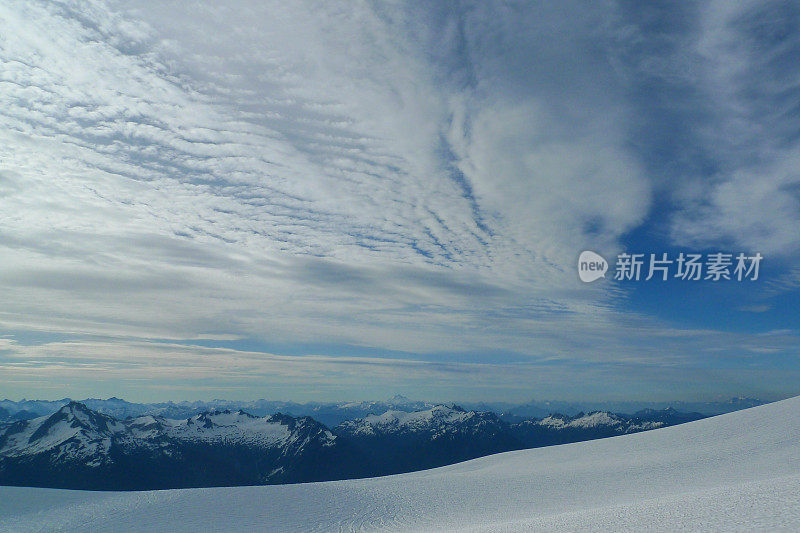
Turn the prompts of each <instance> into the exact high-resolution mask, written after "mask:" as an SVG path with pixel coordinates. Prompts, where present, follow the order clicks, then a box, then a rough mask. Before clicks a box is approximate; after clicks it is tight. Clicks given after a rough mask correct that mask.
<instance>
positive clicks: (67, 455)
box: [0, 402, 702, 490]
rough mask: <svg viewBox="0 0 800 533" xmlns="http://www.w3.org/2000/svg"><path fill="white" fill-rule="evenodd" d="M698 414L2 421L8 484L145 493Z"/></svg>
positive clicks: (490, 448)
mask: <svg viewBox="0 0 800 533" xmlns="http://www.w3.org/2000/svg"><path fill="white" fill-rule="evenodd" d="M698 418H702V415H700V414H697V413H679V412H677V411H675V410H672V409H667V410H661V411H646V412H642V413H640V414H637V415H636V416H626V415H620V414H615V413H609V412H593V413H588V414H583V413H580V414H578V415H574V416H567V415H550V416H548V417H545V418H541V419H528V420H524V421H522V422H518V423H509V422H506V421H505V420H503V419H502V418H501V417H500V416H498V415H497V414H495V413H491V412H479V411H473V410H466V409H463V408H462V407H459V406H457V405H435V406H432V407H428V408H424V409H420V410H417V411H412V412H407V411H400V410H396V409H395V410H392V409H390V410H387V411H384V412H383V413H381V414H379V415H377V414H370V415H367V416H365V417H363V418H359V419H355V420H349V421H345V422H342V423H341V424H338V425H337V426H335V427H333V428H330V429H329V428H328V427H326V426H325V425H323V424H321V423H320V422H318V421H316V420H315V419H313V418H311V417H293V416H289V415H285V414H280V413H278V414H271V415H268V416H261V417H259V416H255V415H252V414H249V413H246V412H244V411H241V410H237V411H231V410H221V411H220V410H215V411H208V412H203V413H199V414H194V415H191V416H189V417H186V418H180V419H177V418H167V417H164V416H154V415H149V414H148V415H139V416H132V417H127V418H124V419H121V418H116V417H114V416H111V415H108V414H104V413H100V412H98V411H95V410H93V409H90V408H89V407H88V406H87V405H85V404H83V403H79V402H69V403H67V404H66V405H64V406H62V407H61V408H59V409H58V410H57V411H56V412H54V413H52V414H49V415H44V416H41V417H38V418H35V419H30V420H16V421H8V422H5V423H0V484H3V485H26V486H41V487H56V488H74V489H105V490H140V489H163V488H181V487H201V486H232V485H263V484H282V483H297V482H309V481H324V480H332V479H349V478H360V477H370V476H377V475H384V474H393V473H402V472H411V471H415V470H422V469H427V468H432V467H437V466H443V465H447V464H452V463H456V462H460V461H465V460H468V459H473V458H475V457H481V456H484V455H490V454H494V453H499V452H504V451H510V450H519V449H524V448H534V447H540V446H547V445H551V444H561V443H566V442H576V441H581V440H589V439H595V438H602V437H608V436H614V435H622V434H626V433H635V432H639V431H644V430H648V429H654V428H657V427H663V426H668V425H673V424H677V423H681V422H685V421H688V420H695V419H698Z"/></svg>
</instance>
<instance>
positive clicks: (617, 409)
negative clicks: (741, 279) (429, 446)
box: [0, 395, 765, 427]
mask: <svg viewBox="0 0 800 533" xmlns="http://www.w3.org/2000/svg"><path fill="white" fill-rule="evenodd" d="M71 401H72V400H70V399H69V398H64V399H62V400H54V401H48V400H20V401H11V400H0V422H3V421H8V420H28V419H32V418H36V417H39V416H44V415H50V414H53V413H54V412H56V411H57V410H59V409H60V408H61V407H63V406H64V405H67V404H68V403H69V402H71ZM80 403H82V404H84V405H86V406H87V407H89V408H90V409H92V410H94V411H97V412H100V413H104V414H107V415H110V416H113V417H115V418H119V419H123V418H128V417H137V416H144V415H153V416H159V417H162V418H169V419H172V418H188V417H191V416H194V415H197V414H200V413H204V412H210V411H225V410H229V411H238V410H242V411H246V412H248V413H250V414H253V415H256V416H267V415H271V414H274V413H284V414H288V415H291V416H293V417H296V418H297V417H304V416H310V417H312V418H314V419H315V420H317V421H319V422H321V423H323V424H325V425H326V426H328V427H334V426H337V425H339V424H341V423H342V422H345V421H348V420H356V419H361V418H365V417H367V416H369V415H380V414H383V413H385V412H386V411H389V410H393V411H403V412H407V413H408V412H413V411H422V410H425V409H430V408H432V407H433V406H434V405H436V404H434V403H430V402H423V401H415V400H410V399H408V398H406V397H404V396H400V395H396V396H394V397H392V398H390V399H389V400H377V401H358V402H308V403H296V402H283V401H272V400H263V399H262V400H252V401H230V400H211V401H192V402H188V401H182V402H159V403H132V402H128V401H125V400H122V399H120V398H108V399H105V400H103V399H96V398H89V399H86V400H81V402H80ZM763 403H765V402H763V401H761V400H758V399H755V398H731V399H729V400H722V401H715V402H672V403H668V402H605V403H597V404H579V403H569V402H549V401H543V402H529V403H526V404H519V405H514V404H509V403H491V402H489V403H487V402H480V403H466V404H465V403H459V405H461V406H462V407H464V408H465V409H466V410H468V411H475V412H494V413H496V414H497V415H498V416H499V417H500V418H501V419H503V420H504V421H506V422H509V423H517V422H521V421H523V420H529V419H531V418H545V417H547V416H548V415H551V414H555V413H561V414H564V415H569V416H575V415H577V414H579V413H585V412H591V411H608V412H614V413H628V414H632V415H635V414H636V413H637V412H639V411H642V410H655V411H659V410H663V409H665V408H669V407H672V408H674V409H676V410H678V411H681V412H696V413H700V414H702V415H705V416H711V415H716V414H722V413H728V412H731V411H736V410H739V409H746V408H748V407H754V406H756V405H761V404H763Z"/></svg>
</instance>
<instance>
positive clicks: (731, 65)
mask: <svg viewBox="0 0 800 533" xmlns="http://www.w3.org/2000/svg"><path fill="white" fill-rule="evenodd" d="M799 59H800V5H798V4H797V3H795V2H768V3H762V2H713V1H712V2H703V3H693V2H681V3H669V4H659V3H649V2H648V3H640V2H623V1H620V2H615V1H601V2H572V1H565V2H499V1H497V2H493V1H486V2H482V1H474V2H467V1H464V2H458V1H442V2H403V1H390V2H368V1H355V2H335V1H330V2H306V1H302V0H301V1H296V2H277V1H275V2H273V1H253V2H248V1H231V2H211V1H205V2H203V1H185V2H161V1H149V0H136V1H133V0H108V1H105V0H91V1H90V0H72V1H62V0H52V1H51V0H48V1H44V0H42V1H40V0H6V1H3V2H2V3H0V64H1V65H2V66H1V67H0V303H1V305H0V397H7V398H10V399H20V398H23V397H25V398H43V399H44V398H47V399H56V398H63V397H67V396H69V397H73V398H83V397H108V396H112V395H113V396H118V397H124V398H126V399H129V400H132V401H161V400H168V399H171V400H180V399H211V398H226V399H254V398H268V399H286V400H296V401H309V400H318V401H334V400H346V399H347V400H349V399H382V398H388V397H390V396H392V395H394V394H397V393H400V394H403V395H406V396H409V397H412V398H418V399H426V400H442V401H454V400H461V401H477V400H487V401H527V400H530V399H532V398H534V399H558V400H575V401H586V400H653V401H661V400H702V399H712V398H724V397H730V396H755V397H759V398H762V399H775V398H779V397H786V396H792V395H796V394H800V319H798V309H800V266H798V264H797V259H798V252H800V170H798V169H800V120H798V119H799V118H800V66H799V65H800V61H799ZM584 250H592V251H594V252H597V253H599V254H601V255H602V257H604V258H606V260H607V261H608V263H609V268H610V271H609V272H608V274H607V275H606V276H605V277H604V278H601V279H599V280H596V281H594V282H592V283H583V282H581V281H580V279H579V277H578V271H577V263H578V256H579V254H580V253H581V252H582V251H584ZM717 252H722V253H730V254H734V256H735V255H737V254H739V253H744V254H746V256H748V257H751V256H754V255H755V254H756V253H758V254H761V256H763V260H762V262H761V264H760V271H759V276H758V279H756V280H753V279H745V280H742V281H738V280H736V279H731V280H720V281H716V282H715V281H711V280H705V279H701V280H697V281H692V280H682V279H679V278H675V277H673V276H669V279H667V280H666V281H663V280H659V279H658V278H656V279H651V280H649V281H645V280H643V279H642V280H638V281H637V280H624V279H622V280H617V279H614V276H613V275H612V272H611V270H613V269H614V264H615V262H616V258H617V257H618V255H619V254H621V253H628V254H633V253H642V254H645V257H649V254H651V253H653V254H656V255H657V256H660V255H661V254H662V253H667V254H669V257H673V258H674V257H676V256H677V255H678V254H680V253H687V254H688V253H699V254H704V256H707V254H712V253H717Z"/></svg>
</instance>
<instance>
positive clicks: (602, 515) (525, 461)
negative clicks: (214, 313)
mask: <svg viewBox="0 0 800 533" xmlns="http://www.w3.org/2000/svg"><path fill="white" fill-rule="evenodd" d="M798 494H800V397H798V398H791V399H789V400H784V401H781V402H776V403H773V404H768V405H764V406H760V407H754V408H752V409H747V410H744V411H739V412H735V413H730V414H726V415H721V416H718V417H714V418H707V419H704V420H699V421H696V422H691V423H688V424H683V425H680V426H673V427H668V428H663V429H657V430H653V431H648V432H645V433H636V434H632V435H624V436H620V437H613V438H609V439H602V440H594V441H588V442H580V443H576V444H567V445H563V446H553V447H548V448H538V449H533V450H523V451H518V452H508V453H503V454H498V455H493V456H489V457H483V458H480V459H475V460H472V461H468V462H465V463H460V464H457V465H451V466H447V467H443V468H437V469H434V470H428V471H423V472H415V473H410V474H402V475H396V476H387V477H383V478H374V479H366V480H349V481H336V482H327V483H309V484H302V485H284V486H265V487H236V488H215V489H184V490H170V491H152V492H133V493H98V492H79V491H65V490H54V489H29V488H15V487H0V530H2V531H6V530H8V531H42V530H44V531H73V530H75V531H80V530H92V531H156V530H165V529H166V530H170V531H223V530H224V531H230V530H242V531H250V530H260V531H350V530H369V531H371V530H386V531H396V530H400V531H432V530H436V531H439V530H450V531H530V530H532V529H536V530H555V531H564V530H569V531H584V530H585V531H595V530H603V531H605V530H628V531H645V530H650V531H653V530H655V531H675V530H681V529H684V530H690V531H717V530H725V531H764V530H768V531H800V497H798Z"/></svg>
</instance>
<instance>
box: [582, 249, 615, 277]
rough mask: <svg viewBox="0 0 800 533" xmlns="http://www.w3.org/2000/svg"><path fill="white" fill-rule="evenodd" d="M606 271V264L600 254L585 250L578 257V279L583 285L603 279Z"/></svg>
mask: <svg viewBox="0 0 800 533" xmlns="http://www.w3.org/2000/svg"><path fill="white" fill-rule="evenodd" d="M606 270H608V262H607V261H606V260H605V259H603V256H602V255H600V254H596V253H594V252H592V251H590V250H586V251H585V252H581V255H580V257H578V277H580V278H581V281H583V282H584V283H591V282H592V281H594V280H596V279H600V278H604V277H605V276H606Z"/></svg>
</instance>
